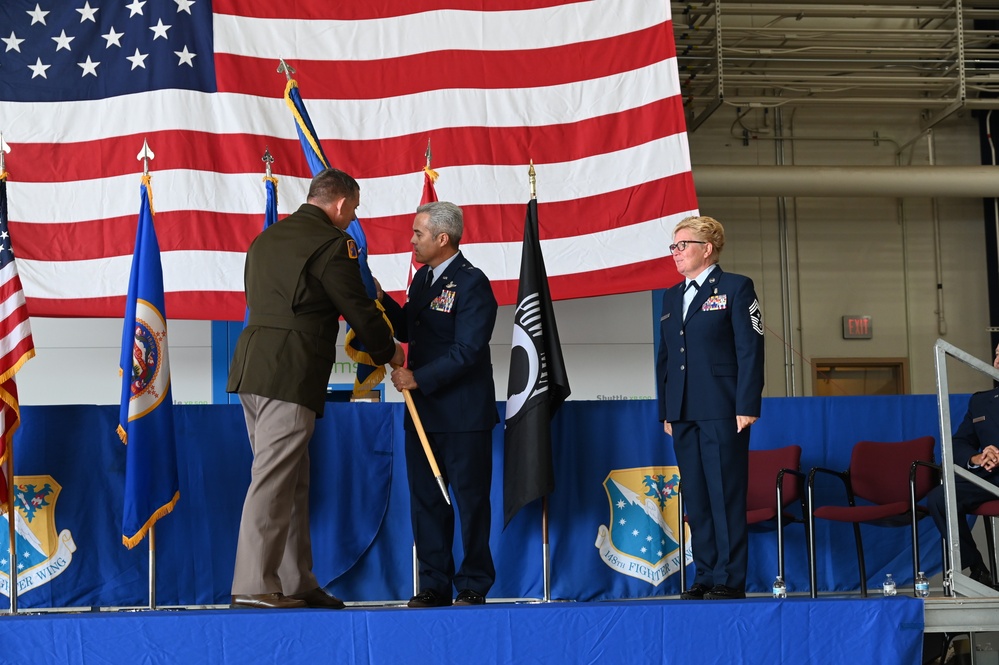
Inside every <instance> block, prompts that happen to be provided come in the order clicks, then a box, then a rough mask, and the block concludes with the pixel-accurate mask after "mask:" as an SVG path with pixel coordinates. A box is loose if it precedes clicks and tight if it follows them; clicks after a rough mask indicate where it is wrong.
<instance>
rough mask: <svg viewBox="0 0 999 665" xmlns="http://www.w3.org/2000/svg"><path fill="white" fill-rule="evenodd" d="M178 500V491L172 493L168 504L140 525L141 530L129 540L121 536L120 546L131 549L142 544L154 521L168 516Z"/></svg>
mask: <svg viewBox="0 0 999 665" xmlns="http://www.w3.org/2000/svg"><path fill="white" fill-rule="evenodd" d="M178 499H180V490H177V491H176V492H174V494H173V498H172V499H170V502H169V503H167V504H165V505H163V506H160V507H159V508H158V509H157V510H156V512H155V513H153V514H152V515H150V516H149V519H148V520H146V523H145V524H143V525H142V528H141V529H139V530H138V532H136V534H135V535H134V536H132V537H131V538H129V537H127V536H124V535H122V537H121V542H122V544H123V545H124V546H125V547H127V548H128V549H132V548H133V547H135V546H136V545H138V544H139V543H140V542H142V539H143V538H145V537H146V534H147V533H148V532H149V528H150V527H151V526H152V525H154V524H156V521H157V520H159V518H161V517H163V516H164V515H169V514H170V513H172V512H173V509H174V506H176V505H177V500H178Z"/></svg>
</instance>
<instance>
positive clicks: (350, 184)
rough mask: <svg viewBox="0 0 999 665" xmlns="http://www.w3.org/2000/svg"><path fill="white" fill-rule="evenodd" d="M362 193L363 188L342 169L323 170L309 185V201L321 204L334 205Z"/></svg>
mask: <svg viewBox="0 0 999 665" xmlns="http://www.w3.org/2000/svg"><path fill="white" fill-rule="evenodd" d="M360 191H361V186H360V185H358V184H357V181H356V180H354V179H353V178H352V177H350V176H349V175H347V174H346V173H344V172H343V171H341V170H340V169H323V170H322V171H320V172H319V173H317V174H316V177H315V178H313V179H312V184H311V185H309V199H308V200H309V201H310V202H316V203H320V204H326V203H333V202H335V201H337V200H338V199H343V198H347V197H349V196H352V195H354V194H357V193H358V192H360Z"/></svg>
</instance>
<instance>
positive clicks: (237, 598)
mask: <svg viewBox="0 0 999 665" xmlns="http://www.w3.org/2000/svg"><path fill="white" fill-rule="evenodd" d="M232 607H252V608H254V609H261V610H285V609H292V608H295V607H308V606H307V605H306V604H305V601H304V600H296V599H294V598H289V597H287V596H285V595H284V594H282V593H238V594H233V596H232Z"/></svg>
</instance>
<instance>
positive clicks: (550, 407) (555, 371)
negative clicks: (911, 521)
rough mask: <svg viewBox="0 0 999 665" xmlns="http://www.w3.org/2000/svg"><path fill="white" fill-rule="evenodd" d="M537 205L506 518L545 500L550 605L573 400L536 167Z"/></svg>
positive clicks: (507, 455)
mask: <svg viewBox="0 0 999 665" xmlns="http://www.w3.org/2000/svg"><path fill="white" fill-rule="evenodd" d="M527 173H528V176H529V177H530V180H531V200H530V201H529V202H528V204H527V219H526V221H525V223H524V247H523V253H522V255H521V262H520V283H519V284H518V286H517V310H516V312H515V314H514V323H513V341H512V344H511V349H510V381H509V385H508V389H507V400H506V430H505V432H504V459H503V516H504V523H505V524H509V523H510V520H511V519H513V516H514V515H515V514H516V513H517V511H519V510H520V509H521V508H522V507H523V506H525V505H527V504H528V503H530V502H531V501H533V500H535V499H538V498H542V513H541V514H542V546H543V548H544V600H545V601H548V600H549V599H550V597H551V575H550V570H551V559H550V557H549V551H548V495H549V494H551V492H552V491H554V489H555V473H554V469H553V467H552V432H551V421H552V418H553V417H554V416H555V413H556V412H557V411H558V409H559V407H560V406H561V405H562V402H564V401H565V398H566V397H568V396H569V393H570V389H569V377H568V376H567V375H566V372H565V361H564V360H563V358H562V345H561V343H560V342H559V337H558V327H557V326H556V325H555V309H554V307H553V306H552V296H551V292H550V291H549V289H548V274H547V273H546V271H545V258H544V255H543V254H542V253H541V240H540V237H539V232H538V200H537V189H536V184H535V172H534V162H531V167H530V169H529V170H528V172H527Z"/></svg>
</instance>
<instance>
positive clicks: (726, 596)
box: [704, 584, 746, 600]
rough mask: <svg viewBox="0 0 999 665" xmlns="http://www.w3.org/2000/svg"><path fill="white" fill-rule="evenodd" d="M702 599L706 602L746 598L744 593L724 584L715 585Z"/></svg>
mask: <svg viewBox="0 0 999 665" xmlns="http://www.w3.org/2000/svg"><path fill="white" fill-rule="evenodd" d="M704 597H705V598H707V599H708V600H739V599H740V598H745V597H746V592H745V591H743V590H742V589H733V588H732V587H730V586H725V585H724V584H716V585H714V586H713V587H711V590H710V591H707V592H705V593H704Z"/></svg>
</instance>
